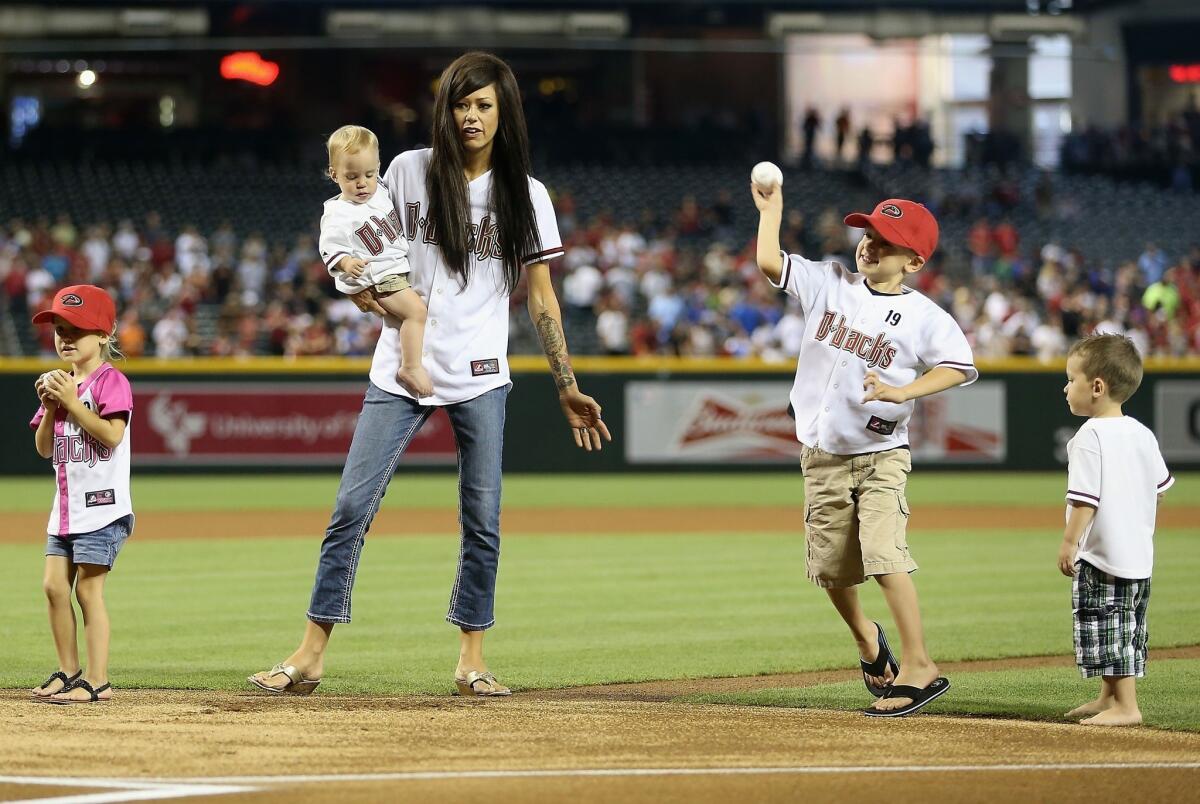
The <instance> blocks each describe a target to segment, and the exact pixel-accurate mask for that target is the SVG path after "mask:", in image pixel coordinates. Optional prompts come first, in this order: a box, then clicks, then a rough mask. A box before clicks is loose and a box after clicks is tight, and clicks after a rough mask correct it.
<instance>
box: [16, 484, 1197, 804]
mask: <svg viewBox="0 0 1200 804" xmlns="http://www.w3.org/2000/svg"><path fill="white" fill-rule="evenodd" d="M326 515H327V512H324V511H308V512H293V513H282V514H281V513H274V512H246V513H211V512H206V513H156V512H147V513H146V514H144V515H139V520H138V537H139V538H151V539H159V538H162V539H169V538H192V539H194V538H213V537H219V536H224V537H236V538H254V537H284V536H303V535H306V534H310V535H318V534H320V533H321V532H322V531H323V530H324V527H325V517H326ZM800 521H801V511H800V509H799V508H791V507H789V508H740V509H734V508H728V509H727V508H693V509H662V508H653V509H651V508H645V509H614V510H608V509H539V510H530V509H524V510H520V509H518V510H509V511H506V512H505V517H504V527H505V529H506V530H507V531H508V532H512V533H543V534H554V533H562V534H564V535H567V534H570V535H574V534H588V533H606V534H612V533H622V532H626V533H642V532H649V531H658V532H664V533H671V532H681V533H683V532H692V533H695V532H720V531H728V532H747V531H763V532H795V531H796V526H797V524H798V523H799V522H800ZM1061 522H1062V509H1061V508H1059V507H1054V508H1037V509H1010V508H991V509H988V508H983V509H980V508H966V507H954V506H943V507H937V506H924V507H922V508H921V509H920V511H919V513H918V515H916V516H914V518H913V521H912V527H913V528H918V529H956V530H962V531H963V532H964V533H966V532H969V530H970V529H972V528H976V527H981V526H988V527H994V526H995V523H1003V526H1005V527H1012V528H1032V527H1038V528H1043V527H1044V528H1058V527H1060V525H1061ZM1197 522H1200V507H1190V508H1170V509H1163V510H1162V511H1161V512H1160V524H1162V525H1163V526H1180V525H1182V526H1194V525H1195V524H1196V523H1197ZM6 524H7V525H9V527H7V528H6V529H5V531H4V532H3V533H2V534H0V541H8V542H18V541H19V542H29V541H31V537H30V533H33V534H36V533H38V532H39V531H40V530H41V528H42V527H43V526H44V524H45V517H44V516H43V515H41V514H38V515H29V514H20V515H8V516H6ZM457 529H458V528H457V521H456V518H455V516H454V513H453V512H438V511H419V510H414V511H403V510H400V511H389V512H385V513H383V514H382V515H381V516H380V518H379V520H378V521H377V523H376V524H375V526H374V528H373V532H374V533H377V534H388V535H397V534H405V533H438V532H456V531H457ZM1181 657H1182V658H1198V657H1200V647H1190V648H1177V649H1170V650H1163V651H1155V652H1154V658H1156V659H1163V658H1181ZM1069 664H1070V657H1035V658H1029V659H1003V660H994V661H986V662H956V663H946V664H945V665H944V666H943V669H944V670H945V672H947V674H951V673H964V672H976V671H986V670H998V669H1009V668H1021V667H1042V666H1055V665H1069ZM854 673H855V671H854V670H850V669H845V670H831V671H821V672H811V673H798V674H787V675H778V676H757V677H752V678H725V679H700V680H688V681H660V682H649V683H640V684H614V685H606V686H597V687H582V688H574V689H565V690H543V691H536V690H535V691H529V692H524V693H520V694H517V695H515V696H513V697H512V698H511V699H506V700H492V701H486V700H480V699H461V698H454V697H450V696H445V697H435V696H404V697H396V696H337V695H324V694H320V693H318V694H317V695H314V696H313V697H311V698H279V697H271V696H267V695H265V694H262V693H257V692H253V691H249V690H248V691H246V692H244V693H229V692H198V691H163V690H126V689H122V690H119V691H118V696H117V698H116V699H115V700H114V701H113V702H111V703H107V704H102V705H96V706H81V707H69V708H67V707H63V708H60V707H54V706H49V705H46V704H40V703H35V702H33V701H31V700H30V699H29V698H28V697H27V693H26V692H25V691H21V690H3V691H0V801H23V800H31V801H42V802H44V804H50V803H51V802H53V804H99V803H100V802H105V803H106V804H107V802H122V801H134V800H138V801H153V800H159V799H171V800H178V801H192V802H200V801H212V802H230V804H243V802H245V803H246V804H249V803H251V802H252V803H253V804H266V803H267V802H271V803H272V804H276V803H277V804H293V803H294V802H296V801H305V802H329V803H330V804H351V803H352V802H368V801H370V802H375V801H401V800H403V801H428V802H443V801H444V802H450V801H479V802H487V804H504V803H505V802H529V801H539V802H540V801H563V800H570V801H575V802H579V803H580V804H591V803H592V802H608V801H621V802H646V803H647V804H649V802H665V801H688V802H700V803H701V804H717V802H722V803H723V802H728V801H731V800H733V801H736V800H743V801H748V802H749V801H780V802H783V801H788V802H791V801H799V800H811V801H825V800H846V801H859V800H881V801H887V802H889V804H894V802H928V801H972V802H1002V801H1003V802H1007V801H1013V800H1022V799H1024V800H1028V801H1048V800H1053V801H1056V802H1087V804H1096V802H1098V801H1106V800H1115V799H1116V797H1117V795H1118V793H1117V791H1121V799H1122V800H1129V798H1130V796H1129V791H1131V790H1136V791H1138V793H1139V795H1137V796H1135V797H1134V798H1136V799H1138V800H1147V801H1156V802H1175V801H1179V802H1184V801H1194V800H1195V791H1196V790H1197V788H1198V787H1200V761H1198V760H1200V734H1192V733H1179V732H1165V731H1158V730H1154V729H1130V730H1104V729H1087V728H1084V727H1080V726H1077V725H1072V724H1066V723H1039V722H1025V721H1014V720H1002V719H995V718H967V717H944V716H938V715H936V714H922V715H919V716H916V717H913V718H907V719H896V720H878V719H872V718H866V717H863V716H862V715H859V714H857V713H853V712H829V711H815V710H798V709H781V708H758V707H742V706H715V705H698V704H685V703H680V702H678V701H674V700H672V699H674V698H676V697H678V696H682V695H688V694H692V693H697V692H727V691H742V690H753V689H765V688H768V687H797V686H806V685H813V684H822V683H829V682H835V681H844V680H846V679H847V678H852V677H854ZM863 703H864V705H865V704H866V703H868V701H867V700H864V702H863ZM931 709H932V710H933V711H934V712H936V704H935V705H934V706H932V707H931ZM1108 791H1112V792H1111V793H1109V792H1108Z"/></svg>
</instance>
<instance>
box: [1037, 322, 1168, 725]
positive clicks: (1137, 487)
mask: <svg viewBox="0 0 1200 804" xmlns="http://www.w3.org/2000/svg"><path fill="white" fill-rule="evenodd" d="M1141 382H1142V360H1141V358H1140V357H1139V356H1138V353H1137V349H1135V348H1134V346H1133V342H1132V341H1130V340H1129V339H1128V338H1124V337H1122V336H1120V335H1094V336H1092V337H1090V338H1084V339H1083V340H1082V341H1079V342H1078V343H1076V344H1075V345H1074V346H1072V347H1071V351H1070V352H1068V353H1067V385H1066V387H1065V388H1063V393H1064V394H1066V397H1067V406H1068V407H1069V408H1070V409H1071V412H1072V413H1074V414H1075V415H1076V416H1087V417H1088V420H1087V421H1086V422H1084V423H1083V426H1082V427H1080V428H1079V431H1078V432H1077V433H1075V437H1074V438H1072V439H1071V440H1070V442H1068V443H1067V526H1066V530H1065V532H1064V534H1063V542H1062V546H1061V547H1060V548H1059V552H1058V568H1059V570H1061V571H1062V574H1063V575H1066V576H1068V577H1072V578H1074V581H1073V583H1072V589H1071V602H1072V608H1073V609H1074V613H1075V660H1076V662H1077V663H1078V664H1079V669H1080V671H1081V672H1082V673H1083V677H1084V678H1092V677H1095V676H1100V677H1101V678H1102V679H1103V682H1102V684H1101V687H1100V697H1099V698H1097V699H1096V700H1094V701H1090V702H1088V703H1085V704H1083V705H1082V706H1079V707H1076V708H1075V709H1072V710H1071V711H1070V712H1068V713H1067V717H1078V718H1083V720H1082V721H1081V722H1082V723H1084V724H1086V725H1089V726H1136V725H1137V724H1139V723H1141V722H1142V713H1141V710H1139V709H1138V703H1137V690H1136V689H1135V687H1134V685H1135V683H1136V680H1137V678H1138V677H1140V676H1144V675H1145V674H1146V643H1147V641H1148V634H1147V631H1146V609H1147V607H1148V605H1149V603H1150V570H1151V568H1152V567H1153V565H1154V520H1155V514H1156V513H1157V506H1158V500H1159V498H1160V497H1161V496H1162V494H1163V492H1165V491H1166V490H1167V489H1169V488H1170V487H1171V486H1172V484H1174V482H1175V478H1173V477H1172V476H1171V473H1170V471H1168V470H1167V464H1166V462H1165V461H1163V457H1162V453H1161V452H1160V451H1159V448H1158V441H1157V439H1155V437H1154V433H1152V432H1150V430H1149V429H1148V428H1147V427H1146V426H1145V425H1144V424H1142V423H1141V422H1139V421H1138V420H1137V419H1135V418H1133V417H1132V416H1126V415H1125V414H1124V413H1122V412H1121V405H1122V404H1123V403H1124V402H1125V400H1126V399H1128V398H1129V397H1131V396H1133V392H1134V391H1136V390H1137V387H1138V386H1139V385H1141Z"/></svg>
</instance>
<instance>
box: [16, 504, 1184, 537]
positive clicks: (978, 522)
mask: <svg viewBox="0 0 1200 804" xmlns="http://www.w3.org/2000/svg"><path fill="white" fill-rule="evenodd" d="M328 521H329V512H328V511H324V510H308V511H170V512H167V511H147V512H145V513H140V514H138V518H137V538H138V539H212V538H219V537H229V538H279V537H293V536H303V535H306V534H321V533H323V532H324V531H325V526H326V524H328ZM803 521H804V510H803V508H800V507H798V506H786V507H783V506H763V507H754V506H750V507H742V508H738V507H727V508H726V507H717V506H713V507H702V508H701V507H692V508H623V507H622V508H616V507H613V508H508V509H505V510H504V513H503V519H502V522H501V524H502V526H503V528H504V530H505V531H507V532H509V533H530V534H532V533H541V534H555V533H561V534H563V535H579V534H589V533H605V534H617V533H745V532H761V533H780V532H787V533H796V532H799V530H800V529H801V527H802V524H801V523H803ZM5 524H6V526H7V527H6V528H5V530H4V531H3V532H0V543H5V542H7V543H10V544H11V543H16V542H30V541H33V540H36V535H37V534H39V533H42V532H44V529H45V527H46V515H45V514H41V513H37V514H34V513H28V512H23V513H14V514H6V515H5ZM1158 524H1159V526H1160V527H1164V528H1170V527H1196V526H1197V525H1198V524H1200V506H1175V507H1171V508H1162V509H1160V510H1159V512H1158ZM1062 525H1063V507H1062V506H1053V507H1049V506H1042V507H1025V508H1013V507H1009V506H955V505H925V506H921V507H920V508H919V509H918V510H917V511H916V512H915V513H914V514H913V516H912V519H911V521H910V523H909V527H910V528H912V529H913V530H965V529H969V528H996V527H1004V528H1014V529H1024V528H1061V527H1062ZM371 531H372V533H373V534H375V535H380V534H383V535H389V536H393V535H403V534H412V533H415V534H425V533H447V532H449V533H457V532H458V514H457V512H455V511H452V510H431V509H420V508H417V509H410V510H403V509H400V510H384V511H381V512H380V513H379V516H378V517H376V519H375V522H374V523H373V524H372V525H371Z"/></svg>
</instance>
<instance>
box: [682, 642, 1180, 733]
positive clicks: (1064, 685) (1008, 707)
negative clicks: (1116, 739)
mask: <svg viewBox="0 0 1200 804" xmlns="http://www.w3.org/2000/svg"><path fill="white" fill-rule="evenodd" d="M1198 673H1200V659H1163V660H1160V661H1155V660H1153V659H1151V661H1150V663H1149V665H1148V667H1147V670H1146V677H1145V678H1141V679H1138V683H1137V686H1138V704H1139V707H1140V708H1141V710H1142V717H1143V719H1144V720H1145V722H1146V724H1147V725H1150V726H1157V727H1160V728H1166V729H1180V730H1186V731H1200V698H1197V697H1196V695H1195V687H1196V676H1197V674H1198ZM950 682H951V687H950V691H949V692H947V693H946V694H945V695H943V696H942V697H941V698H938V699H937V700H936V701H934V702H933V703H931V704H929V706H928V708H927V709H926V710H924V711H927V712H930V713H933V714H954V715H988V716H1005V717H1020V718H1025V719H1029V720H1050V721H1064V720H1065V718H1064V717H1063V714H1064V713H1065V712H1067V711H1068V710H1070V709H1073V708H1075V707H1076V706H1079V705H1080V704H1082V703H1085V702H1087V701H1089V700H1094V699H1095V698H1096V697H1097V695H1098V694H1099V690H1100V680H1099V679H1095V678H1093V679H1082V678H1080V677H1079V672H1078V671H1077V670H1075V669H1074V668H1070V667H1046V668H1037V669H1024V670H995V671H989V672H981V673H955V674H954V676H953V677H952V678H951V679H950ZM677 700H680V701H686V702H690V703H721V704H740V705H744V706H786V707H798V708H804V709H851V710H852V709H862V708H863V707H865V706H868V705H870V700H867V699H866V690H864V689H863V686H862V682H861V681H859V682H846V683H843V684H824V685H820V686H816V687H804V688H799V689H772V690H760V691H755V692H743V693H727V694H725V693H722V694H706V695H689V696H686V697H682V698H679V699H677Z"/></svg>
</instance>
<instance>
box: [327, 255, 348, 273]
mask: <svg viewBox="0 0 1200 804" xmlns="http://www.w3.org/2000/svg"><path fill="white" fill-rule="evenodd" d="M352 256H354V255H352V254H351V253H350V252H348V251H339V252H337V253H336V254H334V255H333V256H332V257H330V258H329V259H327V260H325V267H326V268H328V269H329V270H331V271H332V270H334V268H335V266H337V264H338V262H339V261H340V260H341V259H342V257H352Z"/></svg>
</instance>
